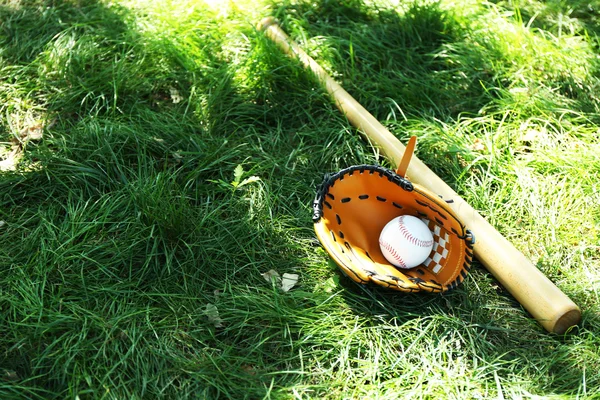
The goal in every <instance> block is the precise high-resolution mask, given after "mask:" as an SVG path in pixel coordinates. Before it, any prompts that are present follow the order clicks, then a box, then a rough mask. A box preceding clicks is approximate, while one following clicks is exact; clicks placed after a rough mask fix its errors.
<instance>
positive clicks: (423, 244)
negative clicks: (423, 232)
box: [398, 215, 433, 247]
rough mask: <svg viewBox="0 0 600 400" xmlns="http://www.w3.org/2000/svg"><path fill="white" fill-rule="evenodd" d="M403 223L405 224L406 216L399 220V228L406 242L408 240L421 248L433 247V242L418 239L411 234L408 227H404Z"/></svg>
mask: <svg viewBox="0 0 600 400" xmlns="http://www.w3.org/2000/svg"><path fill="white" fill-rule="evenodd" d="M403 223H404V215H401V216H400V218H398V227H399V228H400V232H402V234H403V235H404V237H405V238H406V240H408V241H409V242H411V243H412V244H414V245H415V246H419V247H430V246H433V240H421V239H417V238H416V237H414V236H413V235H412V234H411V233H410V231H409V230H408V229H406V226H404V225H403Z"/></svg>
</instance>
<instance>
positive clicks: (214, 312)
mask: <svg viewBox="0 0 600 400" xmlns="http://www.w3.org/2000/svg"><path fill="white" fill-rule="evenodd" d="M204 314H205V315H206V316H207V317H208V322H210V323H211V324H214V326H215V328H222V327H223V320H222V319H221V317H220V316H219V309H218V308H217V306H215V305H214V304H211V303H208V304H207V305H206V309H205V310H204Z"/></svg>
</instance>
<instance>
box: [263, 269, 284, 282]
mask: <svg viewBox="0 0 600 400" xmlns="http://www.w3.org/2000/svg"><path fill="white" fill-rule="evenodd" d="M262 276H263V278H265V280H266V281H267V282H271V280H272V279H273V278H275V279H280V276H279V272H277V271H275V270H274V269H272V270H270V271H268V272H265V273H264V274H262Z"/></svg>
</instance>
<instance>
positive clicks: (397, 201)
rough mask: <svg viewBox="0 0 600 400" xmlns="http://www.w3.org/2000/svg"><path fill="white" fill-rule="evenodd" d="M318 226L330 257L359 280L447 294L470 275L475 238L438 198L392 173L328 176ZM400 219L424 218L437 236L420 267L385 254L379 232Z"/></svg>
mask: <svg viewBox="0 0 600 400" xmlns="http://www.w3.org/2000/svg"><path fill="white" fill-rule="evenodd" d="M313 207H314V216H313V221H314V227H315V232H316V234H317V237H318V238H319V240H320V241H321V243H322V244H323V247H324V248H325V250H326V251H327V252H328V253H329V255H330V256H331V258H332V259H333V260H334V261H335V262H336V263H337V264H338V265H339V267H340V268H341V269H342V271H343V272H344V273H345V274H346V275H348V276H349V277H350V278H351V279H353V280H354V281H356V282H358V283H361V284H367V283H369V282H373V283H375V284H378V285H381V286H385V287H389V288H391V289H395V290H399V291H403V292H420V291H425V292H444V291H447V290H450V289H453V288H455V287H456V286H457V285H459V284H460V283H461V282H462V281H463V280H464V279H465V277H466V276H467V273H468V272H469V270H470V268H471V261H472V258H473V244H474V243H475V238H474V236H473V235H472V233H471V232H470V231H469V230H468V229H466V228H465V226H464V225H463V224H462V223H461V221H460V220H459V219H458V217H457V216H456V214H455V213H454V212H453V211H452V210H451V209H450V207H449V206H448V204H447V203H446V202H445V201H444V200H442V199H441V198H440V197H439V196H437V195H435V194H433V193H431V192H429V191H428V190H426V189H424V188H421V187H419V186H417V185H414V184H412V183H411V182H410V181H409V180H408V179H406V178H403V177H402V176H400V175H398V174H397V173H395V172H394V171H391V170H389V169H386V168H383V167H379V166H373V165H358V166H353V167H349V168H346V169H343V170H342V171H339V172H337V173H335V174H333V175H329V176H326V177H325V180H324V182H323V183H322V184H321V186H320V188H319V189H318V192H317V196H316V198H315V201H314V205H313ZM399 215H413V216H417V217H419V218H421V220H422V221H424V222H425V223H426V224H427V225H428V226H429V229H430V230H431V232H432V234H433V238H434V245H433V250H432V251H431V253H430V255H429V257H428V258H427V260H426V261H425V262H423V263H422V264H421V265H419V266H417V267H415V268H412V269H398V268H396V267H395V266H393V265H392V264H391V263H389V262H388V261H387V260H386V258H385V257H384V256H383V254H382V253H381V250H380V247H379V234H380V232H381V230H382V229H383V227H384V226H385V225H386V224H387V223H388V222H389V221H390V220H391V219H393V218H395V217H397V216H399Z"/></svg>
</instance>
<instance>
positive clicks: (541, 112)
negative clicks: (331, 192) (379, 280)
mask: <svg viewBox="0 0 600 400" xmlns="http://www.w3.org/2000/svg"><path fill="white" fill-rule="evenodd" d="M588 3H589V4H588ZM596 3H597V2H591V3H590V2H584V1H579V0H578V1H573V2H570V3H569V4H566V3H565V2H541V1H534V0H526V1H510V2H504V1H499V2H491V3H490V2H483V3H482V2H479V1H470V0H469V1H467V0H465V1H459V2H454V1H439V2H438V1H421V0H416V1H410V2H404V1H395V0H394V1H384V0H381V1H380V0H369V1H361V0H349V1H328V0H327V1H326V0H322V1H321V0H317V1H308V0H294V1H283V2H272V1H268V0H264V1H260V2H254V1H251V0H247V1H241V0H239V1H233V0H231V1H224V2H221V1H214V0H205V1H204V0H202V1H196V0H185V1H169V0H161V1H145V0H123V1H98V2H96V1H65V2H53V3H52V4H50V3H48V2H45V1H42V0H30V1H19V2H14V1H8V2H7V1H4V2H2V1H0V20H1V21H2V28H3V29H2V30H0V115H1V116H2V117H1V118H0V166H1V167H0V168H1V169H2V170H1V171H0V264H1V265H2V266H3V268H0V282H1V284H0V350H1V351H0V397H1V398H39V399H42V398H43V399H46V398H56V399H59V398H60V399H62V398H78V397H79V398H115V399H117V398H132V399H137V398H144V399H145V398H161V397H169V398H175V397H191V398H252V399H254V398H319V399H320V398H325V399H327V398H331V399H334V398H390V399H397V398H407V397H417V398H461V399H462V398H482V399H483V398H502V397H504V398H575V397H577V396H578V397H579V398H596V397H598V395H599V394H600V392H599V388H600V378H599V376H598V375H597V374H594V373H593V371H597V370H599V369H600V353H599V349H600V342H599V339H598V336H597V334H596V333H597V332H598V330H599V329H600V318H598V316H599V315H600V308H599V306H598V304H599V291H600V272H599V271H600V268H599V265H600V247H599V243H600V239H599V238H600V211H599V210H600V195H599V193H600V186H599V184H598V182H600V156H599V154H600V147H599V142H600V136H599V132H600V108H599V106H600V100H599V98H598V88H599V87H600V85H599V84H600V75H599V74H600V72H599V71H600V68H599V66H600V64H599V59H598V54H597V49H598V43H599V42H598V38H597V35H598V34H599V33H600V23H599V22H598V18H597V15H596V13H595V11H594V10H596V8H595V7H596V6H597V4H596ZM590 7H592V8H591V9H590ZM265 16H274V17H276V18H277V19H278V20H279V21H280V23H281V25H282V27H283V28H284V29H285V30H286V31H287V32H288V33H289V34H290V36H292V37H293V38H294V39H295V40H297V41H298V42H299V43H300V44H301V45H302V46H304V48H305V49H306V50H307V51H308V52H309V54H310V55H311V56H313V57H314V58H315V59H317V61H318V62H319V63H320V64H321V65H323V66H324V67H325V68H326V69H327V71H328V72H330V73H331V75H332V76H334V77H335V78H336V80H338V81H339V82H340V83H341V84H342V85H343V86H344V88H345V89H346V90H348V91H349V92H350V93H351V95H352V96H354V97H356V98H357V100H359V102H361V104H363V105H364V106H365V107H366V108H367V109H368V110H369V111H370V112H372V113H373V114H374V115H376V117H377V118H378V119H380V120H381V121H382V123H384V124H386V126H387V127H388V128H389V129H390V130H391V131H392V132H394V133H395V134H396V135H398V137H399V138H400V139H402V140H405V139H407V138H408V137H409V136H411V135H417V136H418V137H419V142H418V143H419V144H418V148H417V154H418V156H419V158H421V159H422V160H423V161H424V162H425V163H426V164H427V165H429V166H430V167H431V168H432V169H433V170H434V171H435V172H436V173H437V174H439V175H440V176H442V177H443V178H444V179H445V180H446V181H447V182H448V183H449V184H450V185H451V186H452V187H454V188H455V189H456V190H457V192H458V193H460V194H461V196H463V197H464V198H465V199H466V200H467V201H468V202H469V203H470V204H472V205H473V206H474V207H475V208H476V209H478V210H479V211H480V212H481V213H482V214H483V215H485V216H486V217H487V218H488V220H489V221H490V222H491V223H492V224H493V225H494V226H496V227H497V228H498V229H499V230H500V231H501V232H502V233H503V234H504V235H506V236H507V237H508V238H509V239H510V240H511V241H512V242H513V243H515V245H516V246H517V247H518V248H519V249H520V250H521V251H522V252H523V253H525V254H526V255H527V256H528V257H529V258H530V259H531V260H532V261H533V262H534V263H536V265H537V266H538V267H539V268H540V269H541V270H542V271H543V272H544V273H545V274H547V275H548V276H549V277H550V278H551V279H552V280H553V281H554V282H555V283H556V284H557V285H558V286H559V287H560V288H561V290H563V291H565V292H566V293H567V294H568V295H569V296H570V297H572V298H573V299H574V300H575V302H576V303H577V304H579V305H580V306H581V307H582V310H583V313H584V315H583V321H582V323H581V325H580V326H579V327H577V328H576V329H574V330H573V331H572V332H570V333H568V334H566V335H564V336H561V337H558V336H556V335H550V334H547V333H546V332H545V331H543V329H542V328H541V327H540V326H539V325H538V324H537V323H536V322H535V321H534V320H533V319H532V318H531V316H530V315H529V314H527V313H526V312H525V311H524V310H523V309H522V308H521V307H520V305H519V304H518V303H517V302H516V301H515V300H514V299H513V298H512V297H511V296H510V295H509V294H508V293H507V292H506V291H505V289H504V288H503V287H502V285H501V284H500V283H499V282H497V281H495V279H494V278H493V277H492V276H491V275H490V274H489V273H487V272H486V271H485V270H484V269H483V268H481V266H479V265H476V266H475V267H474V268H473V269H472V271H471V273H470V275H469V277H468V278H467V279H466V281H465V283H464V285H463V286H462V287H460V288H458V289H457V290H455V291H453V292H449V293H448V294H446V295H444V296H428V295H426V296H403V295H399V294H397V293H391V292H389V291H385V290H381V289H377V288H371V287H358V286H356V285H354V284H352V283H351V282H350V281H349V280H348V279H347V278H346V277H344V276H343V275H342V274H341V273H340V271H339V270H338V268H337V267H336V265H335V264H334V263H333V262H332V261H331V260H329V259H328V257H327V254H326V252H325V251H324V250H323V249H322V248H321V246H320V245H319V243H318V241H317V240H316V239H315V236H314V233H313V227H312V221H311V216H312V209H311V202H312V200H313V197H314V193H315V188H316V186H317V185H318V184H319V183H320V182H321V180H322V178H323V175H324V174H326V173H330V172H334V171H337V170H339V169H340V168H343V167H347V166H349V165H352V164H359V163H371V164H383V165H387V163H388V162H387V161H386V160H385V159H383V158H381V156H380V154H379V152H378V151H377V150H375V149H372V148H371V147H370V146H369V144H368V143H367V142H366V141H365V140H364V139H362V138H361V137H360V136H359V135H358V134H357V132H355V130H354V129H353V128H352V127H351V126H350V125H349V123H348V121H347V119H346V118H345V117H344V116H343V115H340V113H339V112H338V111H337V110H336V108H335V106H334V104H332V102H331V100H330V99H329V98H328V97H327V96H326V95H325V93H324V92H323V91H322V90H321V89H320V88H319V87H318V85H317V84H316V82H315V80H314V79H313V78H312V77H311V76H310V75H309V74H307V73H306V72H305V71H303V70H302V68H301V67H300V66H299V65H298V64H297V63H296V62H295V61H294V60H292V59H290V58H288V57H286V56H284V55H282V54H281V53H280V52H279V51H277V49H276V48H275V47H274V46H273V44H272V43H270V42H269V41H267V40H266V39H265V38H264V37H263V36H262V35H261V34H260V33H258V32H257V31H256V28H255V26H256V23H257V22H258V21H259V20H260V19H261V18H263V17H265ZM19 160H20V161H19ZM17 161H19V162H18V163H17ZM265 274H267V275H268V276H269V277H275V278H274V279H265ZM277 276H279V279H277ZM284 276H285V277H290V276H293V277H294V279H293V280H294V284H293V287H291V288H288V287H286V289H289V290H283V289H282V288H283V277H284ZM296 276H297V281H296Z"/></svg>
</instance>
